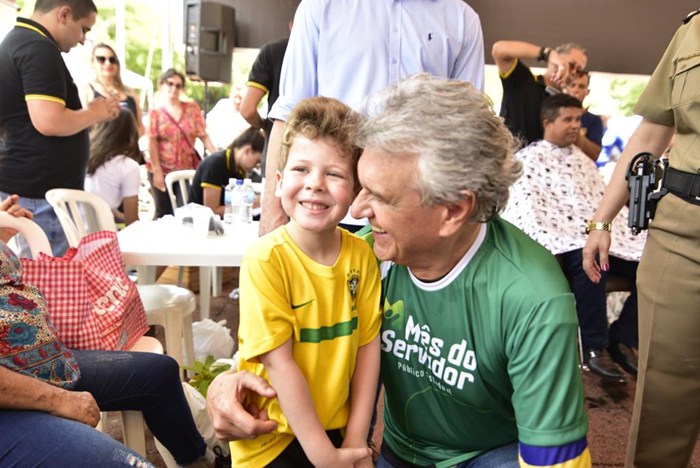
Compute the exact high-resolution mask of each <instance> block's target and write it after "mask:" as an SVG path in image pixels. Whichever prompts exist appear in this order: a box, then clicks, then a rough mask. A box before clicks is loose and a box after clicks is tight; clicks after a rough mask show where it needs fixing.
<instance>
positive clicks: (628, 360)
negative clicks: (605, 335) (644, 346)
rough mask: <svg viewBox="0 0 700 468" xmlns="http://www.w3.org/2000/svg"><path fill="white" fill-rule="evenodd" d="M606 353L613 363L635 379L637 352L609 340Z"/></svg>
mask: <svg viewBox="0 0 700 468" xmlns="http://www.w3.org/2000/svg"><path fill="white" fill-rule="evenodd" d="M608 353H610V357H611V358H612V360H613V361H615V362H616V363H617V364H618V365H619V366H620V367H622V368H623V369H624V370H626V371H627V372H629V373H630V374H632V375H633V376H635V377H637V350H636V349H634V348H633V347H631V346H627V345H626V344H624V343H620V342H618V341H612V340H610V346H608Z"/></svg>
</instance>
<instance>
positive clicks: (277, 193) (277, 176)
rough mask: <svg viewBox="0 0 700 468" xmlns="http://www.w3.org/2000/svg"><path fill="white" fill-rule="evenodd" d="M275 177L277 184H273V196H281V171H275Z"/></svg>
mask: <svg viewBox="0 0 700 468" xmlns="http://www.w3.org/2000/svg"><path fill="white" fill-rule="evenodd" d="M275 179H276V180H277V184H276V185H275V196H276V197H277V198H280V197H281V196H282V173H281V172H280V171H275Z"/></svg>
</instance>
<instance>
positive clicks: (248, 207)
mask: <svg viewBox="0 0 700 468" xmlns="http://www.w3.org/2000/svg"><path fill="white" fill-rule="evenodd" d="M242 198H243V213H242V217H241V221H242V222H244V223H247V224H250V223H252V222H253V203H254V202H255V189H254V188H253V181H252V180H251V179H247V178H246V179H244V180H243V196H242Z"/></svg>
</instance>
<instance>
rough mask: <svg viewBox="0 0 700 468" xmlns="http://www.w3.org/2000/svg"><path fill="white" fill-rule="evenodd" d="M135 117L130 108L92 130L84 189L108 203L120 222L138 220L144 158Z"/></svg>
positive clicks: (126, 222) (115, 218)
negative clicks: (141, 167) (141, 168)
mask: <svg viewBox="0 0 700 468" xmlns="http://www.w3.org/2000/svg"><path fill="white" fill-rule="evenodd" d="M138 140H139V133H138V127H137V126H136V119H135V118H134V115H133V114H132V113H131V111H129V110H128V109H122V110H121V112H120V113H119V116H118V117H117V118H116V119H114V120H111V121H109V122H105V123H101V124H99V125H96V126H95V127H94V128H93V129H92V131H91V132H90V159H89V160H88V165H87V174H86V176H85V191H86V192H91V193H94V194H96V195H99V196H100V197H101V198H102V199H103V200H105V201H106V202H107V204H108V205H109V207H110V208H111V209H112V213H114V220H115V221H116V222H117V223H125V224H127V225H129V224H131V223H133V222H134V221H136V220H137V219H138V212H139V187H140V185H141V171H140V168H139V164H140V163H141V161H142V160H143V157H142V155H141V151H140V150H139V143H138Z"/></svg>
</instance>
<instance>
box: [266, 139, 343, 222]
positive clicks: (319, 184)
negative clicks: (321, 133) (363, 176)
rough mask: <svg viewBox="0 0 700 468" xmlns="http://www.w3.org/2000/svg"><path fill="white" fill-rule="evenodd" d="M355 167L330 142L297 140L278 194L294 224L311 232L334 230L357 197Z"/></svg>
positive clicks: (280, 175) (292, 147) (292, 148)
mask: <svg viewBox="0 0 700 468" xmlns="http://www.w3.org/2000/svg"><path fill="white" fill-rule="evenodd" d="M352 164H353V163H352V158H351V157H350V156H349V155H345V154H342V153H341V152H340V151H339V150H338V148H337V146H336V145H334V144H333V142H332V141H331V140H328V139H325V138H316V139H313V140H310V139H308V138H306V137H304V136H301V135H298V136H297V137H296V138H294V141H293V143H292V145H291V147H290V148H289V155H288V157H287V163H286V165H285V166H284V171H283V172H282V174H280V173H279V172H278V173H277V177H278V180H277V191H276V193H275V194H276V195H277V196H278V197H280V198H281V201H282V207H283V208H284V211H285V212H286V213H287V215H289V217H290V219H291V222H292V223H295V224H297V225H298V226H299V227H301V228H303V229H305V230H308V231H312V232H322V231H326V230H334V229H335V228H336V226H337V225H338V223H339V222H340V220H342V219H343V217H345V215H346V214H347V212H348V208H349V207H350V204H351V203H352V200H353V198H354V197H355V189H354V188H355V179H354V171H353V167H352Z"/></svg>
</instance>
